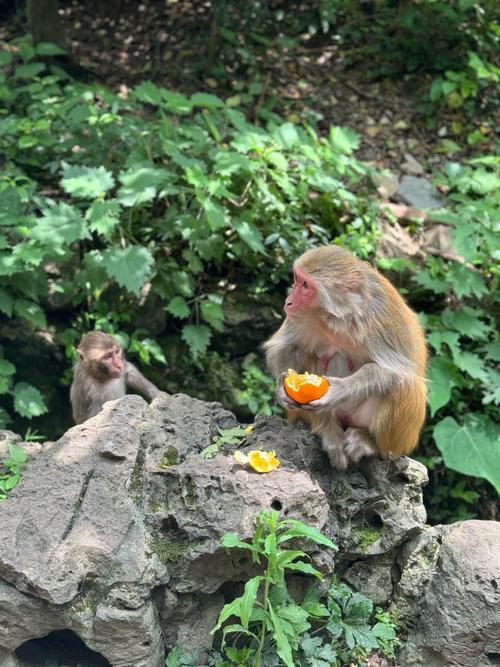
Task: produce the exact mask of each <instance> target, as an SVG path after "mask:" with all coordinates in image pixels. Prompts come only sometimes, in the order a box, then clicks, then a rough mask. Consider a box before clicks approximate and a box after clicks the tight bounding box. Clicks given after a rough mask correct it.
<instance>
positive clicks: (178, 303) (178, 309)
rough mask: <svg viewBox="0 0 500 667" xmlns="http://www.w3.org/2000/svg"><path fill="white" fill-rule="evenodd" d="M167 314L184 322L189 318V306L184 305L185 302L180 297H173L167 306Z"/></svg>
mask: <svg viewBox="0 0 500 667" xmlns="http://www.w3.org/2000/svg"><path fill="white" fill-rule="evenodd" d="M167 312H169V313H170V314H171V315H173V316H174V317H178V318H179V319H181V320H185V319H186V318H187V317H189V312H190V311H189V306H188V305H187V303H186V300H185V299H183V298H182V297H181V296H175V297H174V298H173V299H171V300H170V301H169V303H168V306H167Z"/></svg>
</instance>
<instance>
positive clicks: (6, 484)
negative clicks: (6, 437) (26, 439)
mask: <svg viewBox="0 0 500 667" xmlns="http://www.w3.org/2000/svg"><path fill="white" fill-rule="evenodd" d="M27 460H28V456H27V454H26V452H25V451H24V450H23V449H21V447H19V446H18V445H14V444H12V443H11V444H9V456H8V457H7V458H4V459H0V502H1V501H2V500H5V499H6V498H7V496H8V495H9V492H10V491H12V489H13V488H14V487H15V486H16V485H17V484H18V483H19V481H20V479H21V472H22V466H23V464H24V463H26V461H27Z"/></svg>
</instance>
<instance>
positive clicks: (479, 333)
mask: <svg viewBox="0 0 500 667" xmlns="http://www.w3.org/2000/svg"><path fill="white" fill-rule="evenodd" d="M482 316H484V313H483V312H482V311H480V310H477V309H475V308H470V307H468V306H465V307H464V308H462V309H461V310H451V309H450V308H446V309H445V310H444V311H443V314H442V320H443V324H444V325H445V326H447V327H449V328H450V329H455V330H456V331H458V332H459V333H460V334H461V335H462V336H467V337H468V338H473V339H477V340H484V339H485V338H487V337H488V334H489V333H490V332H491V330H492V329H491V327H490V326H489V325H488V324H486V323H485V322H483V321H482V320H481V319H480V318H481V317H482Z"/></svg>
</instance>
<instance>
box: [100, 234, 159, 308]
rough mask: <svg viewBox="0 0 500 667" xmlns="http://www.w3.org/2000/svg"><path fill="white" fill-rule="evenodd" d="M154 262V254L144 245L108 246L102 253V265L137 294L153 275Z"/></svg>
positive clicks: (108, 272)
mask: <svg viewBox="0 0 500 667" xmlns="http://www.w3.org/2000/svg"><path fill="white" fill-rule="evenodd" d="M153 264H154V259H153V256H152V255H151V253H150V252H149V250H148V249H147V248H144V247H143V246H133V245H130V246H127V247H126V248H118V247H114V248H108V249H107V250H104V252H103V253H102V265H103V267H104V269H105V270H106V273H107V274H108V276H109V277H110V278H113V279H114V280H116V282H117V283H118V284H119V285H120V286H121V287H125V289H127V290H128V291H129V292H132V293H133V294H135V295H136V296H139V294H140V291H141V288H142V286H143V285H144V283H145V282H146V280H147V279H148V278H149V277H150V276H151V274H152V271H153Z"/></svg>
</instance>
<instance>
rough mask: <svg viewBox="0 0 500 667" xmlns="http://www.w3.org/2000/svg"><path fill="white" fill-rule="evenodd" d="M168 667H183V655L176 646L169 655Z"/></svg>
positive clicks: (166, 662)
mask: <svg viewBox="0 0 500 667" xmlns="http://www.w3.org/2000/svg"><path fill="white" fill-rule="evenodd" d="M165 664H166V666H167V667H182V653H181V650H180V648H178V647H177V646H175V647H174V648H173V649H172V650H171V651H170V653H169V654H168V655H167V659H166V661H165Z"/></svg>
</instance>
